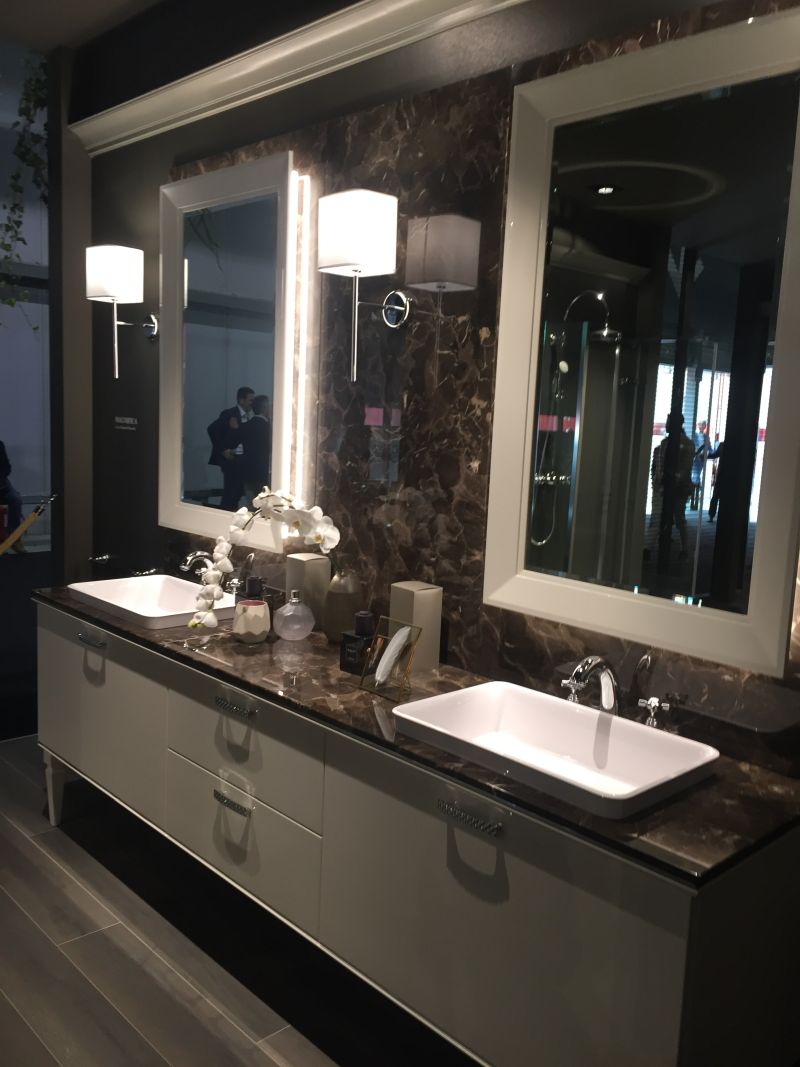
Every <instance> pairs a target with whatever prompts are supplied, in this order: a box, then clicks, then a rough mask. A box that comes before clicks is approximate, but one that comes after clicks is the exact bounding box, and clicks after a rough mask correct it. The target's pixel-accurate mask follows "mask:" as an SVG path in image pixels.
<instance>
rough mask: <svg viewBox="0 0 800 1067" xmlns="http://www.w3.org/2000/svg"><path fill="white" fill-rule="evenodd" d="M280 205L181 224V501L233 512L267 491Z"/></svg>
mask: <svg viewBox="0 0 800 1067" xmlns="http://www.w3.org/2000/svg"><path fill="white" fill-rule="evenodd" d="M277 212H278V196H277V194H272V195H269V196H263V197H259V198H257V199H253V200H249V201H246V202H240V203H234V204H225V205H221V206H218V207H211V208H203V209H200V210H196V211H189V212H187V213H186V214H185V215H184V243H183V251H184V273H185V298H184V305H185V306H184V314H183V346H184V355H183V404H184V410H183V439H182V452H183V455H182V479H181V498H182V500H183V501H185V502H188V503H193V504H201V505H205V506H208V507H218V508H222V509H224V510H226V511H232V510H235V509H236V508H238V507H239V506H240V505H242V504H245V503H249V501H250V500H252V498H253V496H254V495H255V494H256V493H257V492H258V491H259V490H260V489H261V488H262V487H263V486H264V485H269V484H271V458H272V404H273V393H274V380H275V375H274V365H275V292H276V269H275V265H276V250H277Z"/></svg>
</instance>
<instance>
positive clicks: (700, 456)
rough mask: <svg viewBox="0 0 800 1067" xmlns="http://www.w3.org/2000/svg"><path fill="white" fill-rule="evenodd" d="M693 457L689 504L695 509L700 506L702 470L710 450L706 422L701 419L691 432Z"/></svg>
mask: <svg viewBox="0 0 800 1067" xmlns="http://www.w3.org/2000/svg"><path fill="white" fill-rule="evenodd" d="M692 443H693V444H694V450H695V451H694V459H693V460H692V495H691V500H690V503H689V506H690V508H691V510H692V511H697V509H698V507H699V506H700V494H701V493H702V491H703V471H704V470H705V466H706V461H707V460H708V458H709V452H710V451H711V438H710V437H709V436H708V423H707V422H706V421H705V419H703V420H702V421H701V422H698V424H697V429H696V431H695V432H694V434H693V442H692Z"/></svg>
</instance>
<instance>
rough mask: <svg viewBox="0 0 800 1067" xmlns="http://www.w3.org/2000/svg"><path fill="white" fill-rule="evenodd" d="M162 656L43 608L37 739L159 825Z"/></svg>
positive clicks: (162, 756) (163, 757)
mask: <svg viewBox="0 0 800 1067" xmlns="http://www.w3.org/2000/svg"><path fill="white" fill-rule="evenodd" d="M166 665H167V661H165V660H164V659H163V657H161V656H158V655H156V654H154V653H152V652H148V651H146V650H145V649H143V648H141V647H139V646H138V645H136V644H134V643H133V642H131V641H126V640H125V639H124V638H121V637H117V636H115V635H113V634H109V633H107V632H106V631H105V630H101V629H100V628H99V627H97V626H93V625H91V624H89V623H86V622H83V621H81V620H80V619H76V618H74V617H73V616H71V615H66V614H64V613H63V612H60V611H54V610H52V609H50V608H47V607H44V606H42V605H40V606H39V641H38V690H39V741H40V743H41V744H42V745H43V746H44V747H45V748H46V749H47V750H48V751H50V752H52V753H53V754H54V755H55V756H57V757H59V758H60V759H62V760H63V761H64V762H65V763H68V764H69V765H70V766H72V767H74V768H75V769H76V770H78V771H80V772H81V773H82V774H85V775H86V776H87V777H88V778H90V779H91V780H92V781H94V782H96V783H97V784H98V785H99V786H102V787H103V789H105V790H107V791H108V792H109V793H111V795H112V796H115V797H117V798H118V799H119V800H121V801H122V802H123V803H125V804H127V805H128V806H129V807H131V808H133V810H134V811H136V812H138V813H139V814H140V815H143V816H144V817H145V818H146V819H149V820H150V821H151V822H153V823H155V824H156V825H161V824H162V823H163V819H164V775H165V767H166V756H167V690H166V689H165V687H164V681H165V667H166Z"/></svg>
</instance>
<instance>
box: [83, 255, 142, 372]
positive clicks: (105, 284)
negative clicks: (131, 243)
mask: <svg viewBox="0 0 800 1067" xmlns="http://www.w3.org/2000/svg"><path fill="white" fill-rule="evenodd" d="M143 288H144V252H142V250H141V249H140V248H127V247H125V246H124V245H92V246H91V247H90V248H87V249H86V299H87V300H99V301H100V302H101V303H104V304H111V306H112V323H113V330H114V378H115V379H116V378H119V348H118V344H117V326H141V327H142V328H143V329H144V330H147V331H148V332H149V334H150V337H151V338H153V337H155V336H156V334H157V333H158V319H157V318H156V317H155V315H150V317H149V320H148V321H147V322H142V323H135V322H120V321H119V320H118V319H117V304H141V303H142V300H143V299H144V297H143Z"/></svg>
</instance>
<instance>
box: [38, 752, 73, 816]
mask: <svg viewBox="0 0 800 1067" xmlns="http://www.w3.org/2000/svg"><path fill="white" fill-rule="evenodd" d="M43 755H44V776H45V781H46V782H47V814H48V816H49V818H50V825H51V826H58V824H59V823H60V822H61V806H62V803H63V800H64V785H65V783H66V782H68V781H69V780H70V778H73V777H74V775H73V774H72V772H71V771H70V770H69V768H68V767H65V766H64V764H63V763H62V762H61V761H60V760H58V759H56V757H55V756H51V755H50V753H49V752H44V753H43Z"/></svg>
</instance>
